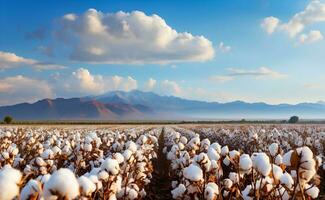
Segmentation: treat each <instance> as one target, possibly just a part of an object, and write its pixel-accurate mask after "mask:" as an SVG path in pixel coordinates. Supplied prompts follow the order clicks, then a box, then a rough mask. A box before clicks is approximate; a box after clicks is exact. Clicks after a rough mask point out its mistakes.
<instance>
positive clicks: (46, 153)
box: [41, 149, 54, 159]
mask: <svg viewBox="0 0 325 200" xmlns="http://www.w3.org/2000/svg"><path fill="white" fill-rule="evenodd" d="M41 157H42V158H43V159H52V158H53V157H54V153H53V151H52V150H51V149H46V150H45V151H44V152H43V153H42V154H41Z"/></svg>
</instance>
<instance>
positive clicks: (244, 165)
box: [239, 154, 253, 171]
mask: <svg viewBox="0 0 325 200" xmlns="http://www.w3.org/2000/svg"><path fill="white" fill-rule="evenodd" d="M252 165H253V162H252V159H251V158H250V156H249V155H248V154H243V155H241V156H240V158H239V167H240V169H241V170H243V171H247V170H250V169H251V168H252Z"/></svg>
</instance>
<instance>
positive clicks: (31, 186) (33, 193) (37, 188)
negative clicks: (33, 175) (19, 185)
mask: <svg viewBox="0 0 325 200" xmlns="http://www.w3.org/2000/svg"><path fill="white" fill-rule="evenodd" d="M41 192H42V187H41V183H40V182H38V181H36V180H33V179H31V180H29V181H28V183H27V184H26V185H25V187H24V188H23V189H22V191H21V192H20V199H21V200H28V199H33V198H32V197H37V196H38V195H40V193H41Z"/></svg>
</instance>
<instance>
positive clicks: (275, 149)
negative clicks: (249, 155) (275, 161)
mask: <svg viewBox="0 0 325 200" xmlns="http://www.w3.org/2000/svg"><path fill="white" fill-rule="evenodd" d="M278 151H279V145H278V144H277V143H272V144H271V145H270V146H269V152H270V154H271V156H273V157H274V156H276V154H277V153H278Z"/></svg>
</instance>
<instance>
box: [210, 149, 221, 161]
mask: <svg viewBox="0 0 325 200" xmlns="http://www.w3.org/2000/svg"><path fill="white" fill-rule="evenodd" d="M207 154H208V157H209V159H210V160H215V161H218V160H219V159H220V155H219V153H218V152H217V151H216V150H215V149H214V148H213V147H211V146H210V147H209V148H208V153H207Z"/></svg>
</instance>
